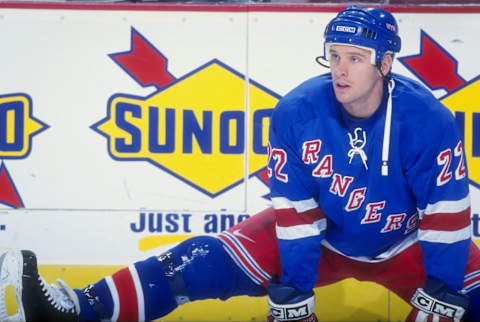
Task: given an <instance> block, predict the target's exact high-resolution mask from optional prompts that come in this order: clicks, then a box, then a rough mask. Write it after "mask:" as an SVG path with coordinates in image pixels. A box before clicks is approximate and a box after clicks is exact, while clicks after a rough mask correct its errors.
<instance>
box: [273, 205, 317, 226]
mask: <svg viewBox="0 0 480 322" xmlns="http://www.w3.org/2000/svg"><path fill="white" fill-rule="evenodd" d="M275 212H276V213H277V225H278V226H280V227H291V226H297V225H306V224H308V225H311V224H313V223H314V222H315V221H318V220H320V219H323V218H325V214H324V213H323V211H322V209H320V208H318V207H317V208H313V209H310V210H307V211H304V212H299V213H297V211H296V210H295V209H293V208H288V209H278V210H275Z"/></svg>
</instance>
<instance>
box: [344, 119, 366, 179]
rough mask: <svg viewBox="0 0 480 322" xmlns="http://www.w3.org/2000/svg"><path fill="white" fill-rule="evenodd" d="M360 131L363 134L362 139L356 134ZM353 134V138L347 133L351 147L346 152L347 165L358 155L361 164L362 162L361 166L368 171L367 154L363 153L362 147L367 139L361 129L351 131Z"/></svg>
mask: <svg viewBox="0 0 480 322" xmlns="http://www.w3.org/2000/svg"><path fill="white" fill-rule="evenodd" d="M360 131H362V132H363V139H360V138H359V135H358V133H359V132H360ZM353 133H354V135H355V137H352V135H351V134H350V133H348V138H349V139H350V147H351V148H350V151H348V154H347V155H348V156H349V157H350V161H349V162H348V163H349V164H350V163H352V160H353V157H354V156H355V155H357V154H358V155H360V158H361V159H362V162H363V165H364V167H365V169H366V170H368V166H367V154H366V153H365V151H363V147H364V146H365V144H366V143H367V137H366V134H365V131H363V130H362V129H361V128H359V127H357V128H356V129H355V130H354V131H353Z"/></svg>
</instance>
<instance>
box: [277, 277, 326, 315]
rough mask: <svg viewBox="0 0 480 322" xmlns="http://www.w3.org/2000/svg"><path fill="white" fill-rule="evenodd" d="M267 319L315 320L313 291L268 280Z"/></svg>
mask: <svg viewBox="0 0 480 322" xmlns="http://www.w3.org/2000/svg"><path fill="white" fill-rule="evenodd" d="M267 292H268V306H269V307H270V312H269V315H268V319H267V320H268V321H269V322H273V321H282V322H283V321H296V322H317V321H318V320H317V317H316V316H315V313H314V312H315V293H313V291H307V292H301V291H299V290H297V288H295V287H294V286H290V285H284V284H280V283H274V282H270V284H269V285H268V288H267Z"/></svg>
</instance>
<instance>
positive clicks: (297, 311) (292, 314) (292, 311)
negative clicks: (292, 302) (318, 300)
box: [270, 304, 311, 321]
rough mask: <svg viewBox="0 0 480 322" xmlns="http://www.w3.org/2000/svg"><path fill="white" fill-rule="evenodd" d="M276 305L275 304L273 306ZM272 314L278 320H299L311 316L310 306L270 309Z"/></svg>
mask: <svg viewBox="0 0 480 322" xmlns="http://www.w3.org/2000/svg"><path fill="white" fill-rule="evenodd" d="M273 305H274V304H273ZM270 314H271V315H272V316H273V317H274V318H275V319H277V320H280V321H282V320H298V319H301V318H304V317H307V316H308V315H310V314H311V312H309V310H308V305H307V304H304V305H300V306H292V307H273V306H271V307H270Z"/></svg>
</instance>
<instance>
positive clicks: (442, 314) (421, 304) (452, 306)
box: [407, 277, 470, 321]
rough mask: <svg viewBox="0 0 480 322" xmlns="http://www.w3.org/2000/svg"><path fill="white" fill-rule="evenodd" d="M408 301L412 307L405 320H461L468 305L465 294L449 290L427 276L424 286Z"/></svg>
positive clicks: (443, 284) (440, 282)
mask: <svg viewBox="0 0 480 322" xmlns="http://www.w3.org/2000/svg"><path fill="white" fill-rule="evenodd" d="M410 303H411V304H412V305H413V306H414V309H413V310H412V311H411V312H410V314H409V315H408V317H407V321H432V318H433V321H462V319H463V318H464V317H465V314H466V312H467V310H468V308H469V306H470V299H469V298H468V296H466V295H465V294H462V293H459V292H456V291H452V290H449V289H448V288H447V287H446V286H445V283H444V282H442V281H440V280H438V279H436V278H432V277H428V278H427V281H426V283H425V287H424V288H419V289H417V291H416V292H415V294H414V295H413V297H412V299H411V300H410Z"/></svg>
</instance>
